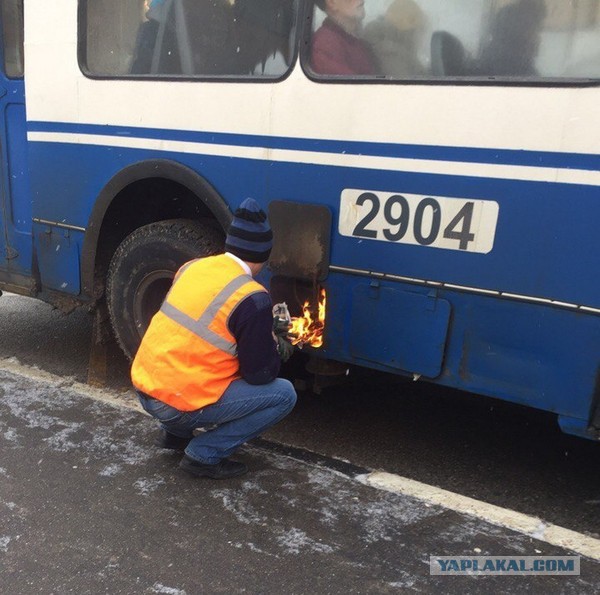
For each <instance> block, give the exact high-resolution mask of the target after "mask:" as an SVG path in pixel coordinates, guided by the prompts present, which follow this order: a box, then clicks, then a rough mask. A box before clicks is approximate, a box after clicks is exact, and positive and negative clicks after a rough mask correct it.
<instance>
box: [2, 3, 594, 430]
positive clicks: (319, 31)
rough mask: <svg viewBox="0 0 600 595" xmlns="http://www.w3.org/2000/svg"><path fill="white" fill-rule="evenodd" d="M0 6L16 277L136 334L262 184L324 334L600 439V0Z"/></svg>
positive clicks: (131, 339) (8, 209)
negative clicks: (321, 301)
mask: <svg viewBox="0 0 600 595" xmlns="http://www.w3.org/2000/svg"><path fill="white" fill-rule="evenodd" d="M0 6H1V15H0V17H1V19H2V44H1V46H2V48H1V51H2V59H1V63H2V73H1V75H0V94H1V95H0V109H1V110H2V118H0V144H1V150H2V172H1V181H2V194H1V196H0V200H1V207H2V208H1V210H0V229H1V230H2V234H1V236H0V289H3V290H7V291H11V292H15V293H19V294H23V295H29V296H37V297H39V298H41V299H43V300H46V301H49V302H52V303H54V304H57V305H60V306H62V307H64V308H66V309H68V308H71V307H75V306H78V305H87V306H88V307H89V306H97V307H98V308H103V307H105V305H106V304H107V305H108V310H109V311H110V318H111V322H112V326H113V328H114V331H115V334H116V336H117V338H118V340H119V342H120V344H121V346H122V347H123V348H124V350H125V352H126V353H128V354H129V355H131V354H132V353H133V352H134V351H135V349H136V347H137V344H138V343H139V340H140V336H141V335H142V333H143V332H144V330H145V327H146V325H147V323H148V320H149V318H150V317H151V315H152V313H153V312H154V311H155V310H156V309H157V308H158V307H159V304H160V302H161V300H162V298H163V296H164V294H165V292H166V291H167V289H168V287H169V284H170V282H171V278H172V276H173V274H174V271H175V270H176V269H177V267H178V266H179V265H180V264H181V263H182V262H184V261H185V260H187V259H189V258H191V257H195V256H197V255H198V254H209V253H213V252H216V251H219V250H221V249H222V243H223V234H224V232H223V230H224V229H225V228H226V227H227V224H228V222H229V221H230V218H231V213H232V210H233V209H235V208H236V207H237V205H238V204H239V203H240V202H241V200H242V199H244V198H245V197H247V196H252V197H255V198H256V199H258V200H259V201H260V202H261V204H262V205H263V207H264V208H265V209H268V210H269V212H270V217H271V220H272V224H273V227H274V229H275V233H276V237H277V244H276V246H275V249H274V252H273V258H272V261H271V271H270V273H269V274H268V275H267V277H266V278H265V282H266V283H270V284H271V288H272V290H273V293H274V298H275V299H276V300H277V299H278V298H281V299H286V301H287V302H288V304H290V306H291V307H292V308H294V307H295V305H294V299H295V297H296V298H298V299H297V300H296V301H298V302H300V301H302V300H303V299H304V298H307V299H310V300H315V299H316V296H317V295H318V293H319V292H320V291H321V290H325V292H326V295H327V310H326V323H325V333H324V342H323V346H322V347H320V348H319V349H312V352H313V354H314V356H316V357H318V358H322V359H329V360H335V361H338V362H343V363H345V364H356V365H360V366H366V367H371V368H375V369H379V370H384V371H388V372H396V373H398V374H403V375H408V376H412V377H414V378H422V379H423V380H427V381H430V382H433V383H438V384H441V385H447V386H451V387H457V388H460V389H464V390H467V391H471V392H474V393H478V394H481V395H487V396H491V397H495V398H500V399H505V400H508V401H512V402H515V403H520V404H525V405H528V406H531V407H536V408H539V409H542V410H547V411H552V412H555V413H556V414H557V416H558V420H559V423H560V425H561V427H562V428H563V429H564V430H565V431H567V432H570V433H573V434H577V435H580V436H586V437H589V438H593V439H598V438H599V437H600V274H599V273H600V246H599V240H598V237H599V234H598V221H599V220H600V109H599V106H600V0H577V1H575V0H573V1H567V0H455V1H449V0H364V1H363V0H319V1H315V2H312V1H307V0H206V1H205V0H79V1H76V0H52V1H51V2H49V1H48V0H2V1H1V3H0ZM298 296H302V299H300V298H299V297H298ZM0 304H1V301H0ZM308 349H310V348H308Z"/></svg>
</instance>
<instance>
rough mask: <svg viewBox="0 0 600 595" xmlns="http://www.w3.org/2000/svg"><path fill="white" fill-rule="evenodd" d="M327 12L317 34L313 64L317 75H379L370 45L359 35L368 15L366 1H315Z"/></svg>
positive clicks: (315, 36) (313, 51)
mask: <svg viewBox="0 0 600 595" xmlns="http://www.w3.org/2000/svg"><path fill="white" fill-rule="evenodd" d="M315 4H316V5H317V6H318V7H319V8H320V9H321V10H323V11H324V12H325V13H326V14H327V18H326V19H325V20H324V21H323V24H322V25H321V27H319V29H318V31H316V33H315V34H314V35H313V38H312V42H311V49H310V64H311V68H312V69H313V71H314V72H315V73H317V74H341V75H368V74H375V63H374V59H373V54H372V53H371V50H370V48H369V46H368V45H367V44H366V43H365V42H364V41H363V40H362V39H360V38H359V37H358V35H359V33H360V29H361V25H362V21H363V19H364V18H365V3H364V0H315Z"/></svg>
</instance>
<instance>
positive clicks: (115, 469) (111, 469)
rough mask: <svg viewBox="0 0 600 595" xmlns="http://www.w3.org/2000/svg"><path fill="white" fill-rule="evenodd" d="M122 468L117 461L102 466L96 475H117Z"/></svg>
mask: <svg viewBox="0 0 600 595" xmlns="http://www.w3.org/2000/svg"><path fill="white" fill-rule="evenodd" d="M122 469H123V467H121V465H119V464H118V463H111V464H110V465H107V466H106V467H104V469H102V471H100V473H98V475H101V476H102V477H114V476H115V475H118V474H119V473H120V472H121V470H122Z"/></svg>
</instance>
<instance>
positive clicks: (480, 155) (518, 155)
mask: <svg viewBox="0 0 600 595" xmlns="http://www.w3.org/2000/svg"><path fill="white" fill-rule="evenodd" d="M28 131H29V132H55V133H61V132H62V133H76V134H94V135H100V136H125V137H134V138H148V139H163V140H173V141H185V142H196V143H207V144H219V145H231V146H243V147H264V148H267V149H284V150H292V151H309V152H319V153H334V154H339V153H342V154H348V155H368V156H374V157H396V158H404V159H428V160H432V161H454V162H460V163H482V164H493V165H520V166H530V167H547V168H563V169H565V168H566V169H578V170H591V171H598V170H600V155H594V154H587V153H558V152H551V151H525V150H515V149H482V148H472V147H440V146H433V145H408V144H396V143H378V142H363V141H337V140H324V139H310V138H292V137H283V136H262V135H255V134H232V133H227V132H192V131H186V130H169V129H161V128H139V127H132V126H128V127H125V126H104V125H97V124H76V123H65V122H28Z"/></svg>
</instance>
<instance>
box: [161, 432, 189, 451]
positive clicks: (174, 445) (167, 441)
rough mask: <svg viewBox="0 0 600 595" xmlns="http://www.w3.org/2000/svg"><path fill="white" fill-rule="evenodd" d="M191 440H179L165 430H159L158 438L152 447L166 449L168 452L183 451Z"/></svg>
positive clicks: (179, 438)
mask: <svg viewBox="0 0 600 595" xmlns="http://www.w3.org/2000/svg"><path fill="white" fill-rule="evenodd" d="M190 440H191V438H181V437H180V436H175V434H171V433H170V432H167V431H166V430H161V431H160V434H159V435H158V438H157V439H156V440H155V441H154V446H158V447H159V448H168V449H169V450H181V451H184V450H185V449H186V447H187V445H188V444H189V442H190Z"/></svg>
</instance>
